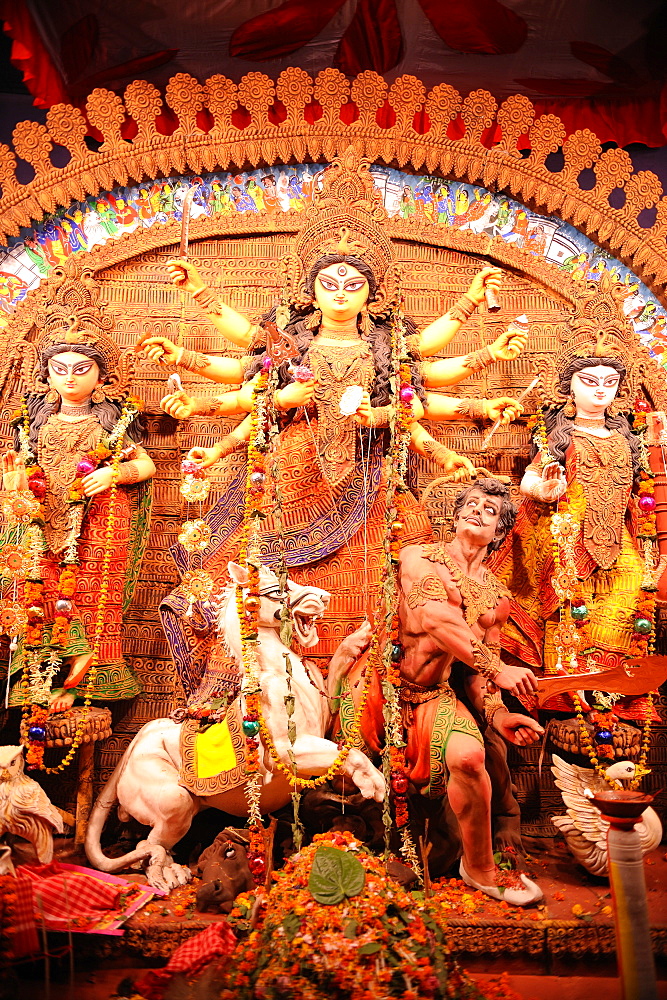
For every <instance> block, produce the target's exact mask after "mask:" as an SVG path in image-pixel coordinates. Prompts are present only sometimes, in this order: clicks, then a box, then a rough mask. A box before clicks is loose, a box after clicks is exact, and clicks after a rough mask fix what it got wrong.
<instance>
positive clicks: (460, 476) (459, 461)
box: [434, 449, 477, 483]
mask: <svg viewBox="0 0 667 1000" xmlns="http://www.w3.org/2000/svg"><path fill="white" fill-rule="evenodd" d="M447 451H448V452H449V454H448V455H447V456H446V457H445V458H444V459H443V460H442V461H439V462H438V465H440V466H441V467H442V470H443V472H445V473H447V475H448V478H449V479H450V480H451V481H452V482H453V483H462V482H465V481H466V480H469V479H474V478H475V476H476V475H477V469H476V468H475V466H474V465H473V464H472V462H471V461H470V459H469V458H466V457H465V456H464V455H459V454H458V452H456V451H451V450H450V449H447ZM434 457H435V456H434Z"/></svg>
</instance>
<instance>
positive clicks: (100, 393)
mask: <svg viewBox="0 0 667 1000" xmlns="http://www.w3.org/2000/svg"><path fill="white" fill-rule="evenodd" d="M106 398H107V397H106V396H105V394H104V390H102V389H100V387H99V386H98V387H97V389H93V393H92V395H91V397H90V400H91V402H92V403H103V402H104V400H105V399H106Z"/></svg>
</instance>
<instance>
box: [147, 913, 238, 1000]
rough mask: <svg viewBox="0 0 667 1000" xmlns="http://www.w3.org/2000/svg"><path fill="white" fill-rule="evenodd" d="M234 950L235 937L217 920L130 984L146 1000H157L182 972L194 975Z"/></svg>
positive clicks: (222, 922)
mask: <svg viewBox="0 0 667 1000" xmlns="http://www.w3.org/2000/svg"><path fill="white" fill-rule="evenodd" d="M235 947H236V935H235V934H234V932H233V930H232V929H231V927H230V926H229V924H228V923H227V922H226V921H224V920H221V921H220V922H219V923H215V924H211V926H210V927H207V928H206V930H205V931H201V933H199V934H196V935H195V936H194V937H191V938H190V939H189V940H188V941H185V942H184V944H182V945H181V946H180V948H177V949H176V951H175V952H174V954H173V955H172V956H171V958H170V959H169V962H168V963H167V965H166V966H165V967H164V969H159V970H158V971H156V972H153V971H151V972H148V973H146V975H145V976H144V978H143V979H140V980H139V981H138V982H136V983H135V984H134V988H135V990H136V991H137V992H138V993H140V994H141V996H142V997H146V998H147V1000H161V998H162V996H163V994H164V991H165V989H166V988H167V986H168V984H169V982H170V981H171V980H172V979H173V977H174V976H175V975H176V974H177V973H179V972H182V973H184V974H185V975H186V976H194V975H196V974H197V973H198V972H201V971H202V969H203V968H204V967H205V966H207V965H208V964H209V962H212V961H213V960H214V959H215V958H223V957H224V956H225V955H231V953H232V952H233V951H234V949H235Z"/></svg>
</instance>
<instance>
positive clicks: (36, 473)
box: [15, 396, 142, 774]
mask: <svg viewBox="0 0 667 1000" xmlns="http://www.w3.org/2000/svg"><path fill="white" fill-rule="evenodd" d="M141 406H142V404H141V402H140V400H138V399H136V398H135V397H133V396H128V397H127V399H126V400H125V402H124V404H123V408H122V411H121V415H120V417H119V418H118V420H117V422H116V424H115V425H114V427H113V428H112V430H111V431H110V433H109V436H108V438H107V439H106V441H101V442H100V443H99V444H98V445H97V447H96V448H94V449H92V450H91V451H89V452H87V453H86V455H85V456H84V457H83V458H82V459H81V460H80V461H79V462H78V464H77V468H76V472H77V476H76V478H75V480H74V481H73V483H72V484H71V486H70V490H69V495H68V502H69V504H70V531H69V538H68V541H67V545H66V548H65V555H64V558H63V561H62V565H61V570H60V575H59V579H58V590H57V598H56V602H55V610H56V615H55V618H54V621H53V624H52V628H51V635H50V638H49V639H45V636H44V616H45V612H44V582H43V580H42V579H41V566H40V560H41V556H42V554H43V552H44V551H45V550H46V548H47V545H46V540H45V538H44V531H43V511H42V508H41V503H40V501H41V500H42V499H44V497H45V496H46V493H47V490H48V484H47V482H46V479H45V478H44V473H43V471H42V469H41V468H40V467H39V466H38V465H37V462H36V459H35V455H34V453H33V451H32V449H31V447H30V419H29V414H28V407H27V401H26V399H23V401H22V405H21V409H20V410H19V413H18V414H17V418H16V421H15V423H16V426H17V429H18V435H19V448H20V452H21V455H22V457H23V460H24V464H25V469H26V475H27V477H28V489H29V492H30V494H31V495H32V497H33V498H34V502H35V503H37V504H38V505H39V506H38V509H37V510H33V512H32V515H31V519H30V524H29V526H28V528H27V531H26V534H25V540H24V545H25V550H26V551H27V569H26V578H25V585H24V608H23V611H24V614H25V627H24V637H23V645H24V657H25V660H24V666H23V673H22V677H21V694H22V724H21V740H22V742H23V743H24V744H25V745H26V747H27V751H26V759H27V764H28V768H29V769H31V770H32V769H39V770H43V771H45V772H46V773H47V774H57V773H59V772H60V771H63V770H64V769H65V768H66V767H67V766H68V765H69V764H70V763H71V761H72V760H73V758H74V755H75V753H76V751H77V749H78V747H79V746H80V744H81V742H82V739H83V733H84V729H85V725H86V721H87V718H88V713H89V709H90V705H91V702H92V694H93V691H94V687H95V677H96V673H97V665H98V656H99V646H100V642H101V639H102V633H103V631H104V613H105V610H106V605H107V602H108V597H109V571H110V565H111V556H112V552H113V534H114V527H115V521H116V490H117V480H118V470H119V466H120V462H121V457H122V451H123V439H124V436H125V432H126V431H127V428H128V427H129V425H130V424H131V423H132V421H133V420H134V419H135V418H136V416H137V413H138V412H139V410H140V408H141ZM109 459H111V462H110V465H111V469H112V474H113V475H112V482H111V485H110V487H109V510H108V515H107V523H106V526H105V531H104V552H103V556H102V573H101V578H100V590H99V601H98V605H97V617H96V620H95V626H94V629H93V637H92V643H91V650H92V657H91V660H90V665H89V667H88V674H87V677H88V679H87V683H86V688H85V692H84V704H83V708H84V711H83V712H82V713H81V715H80V718H79V720H78V722H77V728H76V731H75V733H74V736H73V738H72V743H71V745H70V747H69V749H68V752H67V754H66V755H65V757H64V758H63V759H62V761H61V762H60V764H58V765H57V766H56V767H45V766H44V748H45V742H46V735H47V734H46V722H47V719H48V714H49V708H48V702H49V696H50V693H51V684H52V680H53V677H54V676H55V675H56V673H57V672H58V670H59V669H60V667H61V664H62V653H63V650H64V648H65V647H66V644H67V640H68V638H69V632H70V622H71V620H72V618H73V617H74V606H73V600H72V599H73V597H74V596H75V594H76V570H75V566H76V565H77V564H78V540H79V535H80V532H81V526H82V523H83V517H84V514H85V508H86V504H87V498H86V497H85V495H84V493H83V488H82V480H83V478H84V477H85V476H87V475H89V474H90V473H91V472H93V471H94V470H95V469H96V468H98V467H99V465H100V464H101V463H102V462H103V461H108V460H109ZM47 649H48V655H47V660H46V666H44V665H43V663H44V655H45V650H47Z"/></svg>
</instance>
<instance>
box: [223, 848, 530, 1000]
mask: <svg viewBox="0 0 667 1000" xmlns="http://www.w3.org/2000/svg"><path fill="white" fill-rule="evenodd" d="M273 878H274V885H273V886H272V888H271V890H270V892H269V893H268V895H263V894H262V893H261V892H258V893H257V894H253V893H245V894H243V895H242V896H239V897H237V899H236V903H235V906H234V909H233V910H232V913H231V915H230V922H231V924H232V927H233V929H234V932H235V934H236V935H237V936H238V937H239V938H240V939H241V941H240V943H239V945H238V947H237V948H236V950H235V951H234V953H233V954H232V955H231V956H229V959H228V960H227V961H226V962H225V971H226V975H225V977H224V986H223V989H222V991H221V994H220V997H221V1000H245V998H248V1000H250V998H253V1000H257V998H261V1000H282V998H285V1000H286V998H288V997H289V998H292V997H299V998H302V1000H322V998H323V997H326V998H327V1000H343V998H346V1000H348V998H350V997H354V998H355V1000H383V998H385V997H386V998H389V997H402V998H403V1000H417V998H422V997H423V998H440V997H442V998H445V997H447V998H450V1000H458V998H460V1000H466V998H470V1000H483V998H484V996H485V994H484V993H482V992H481V991H480V990H479V988H478V987H477V986H475V985H474V983H472V982H471V981H470V980H469V979H468V978H467V976H466V975H465V973H464V972H463V971H462V970H461V969H460V968H459V967H458V966H457V964H456V962H455V961H454V960H453V959H452V957H451V955H450V954H449V951H448V949H447V945H446V932H445V926H444V921H443V920H442V917H441V916H439V915H437V914H436V911H435V910H434V909H433V908H432V907H431V906H430V905H429V902H428V901H424V900H421V899H419V898H416V897H415V896H414V895H412V894H411V893H409V892H407V891H406V890H405V889H403V888H402V887H401V886H400V885H399V884H398V883H396V882H394V881H392V880H391V879H390V878H388V876H387V874H386V871H385V868H384V864H383V862H382V860H381V859H379V858H375V857H373V856H372V855H371V854H368V853H367V852H366V851H365V849H364V848H363V847H362V845H361V844H360V843H359V842H358V841H356V840H355V839H354V838H353V836H352V835H351V834H349V833H333V834H332V833H329V834H323V835H320V836H317V837H315V839H314V842H313V843H312V844H311V845H310V846H309V847H306V848H304V849H303V850H302V851H301V852H300V853H299V854H297V855H295V856H294V857H293V858H291V859H290V860H289V861H288V862H287V864H286V865H285V867H284V869H283V870H282V871H280V872H276V873H274V876H273ZM417 895H419V894H417ZM504 996H506V997H507V998H508V1000H509V997H510V996H512V997H514V996H515V994H513V993H512V991H511V990H510V991H509V992H504Z"/></svg>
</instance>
